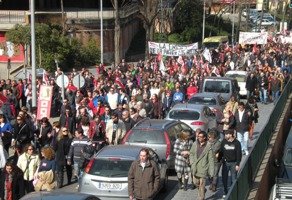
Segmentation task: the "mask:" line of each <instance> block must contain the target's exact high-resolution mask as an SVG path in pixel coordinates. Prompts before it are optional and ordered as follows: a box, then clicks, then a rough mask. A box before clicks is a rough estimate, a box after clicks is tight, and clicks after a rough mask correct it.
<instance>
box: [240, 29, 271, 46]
mask: <svg viewBox="0 0 292 200" xmlns="http://www.w3.org/2000/svg"><path fill="white" fill-rule="evenodd" d="M267 39H268V32H262V33H258V32H240V33H239V44H267Z"/></svg>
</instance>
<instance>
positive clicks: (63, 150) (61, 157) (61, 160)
mask: <svg viewBox="0 0 292 200" xmlns="http://www.w3.org/2000/svg"><path fill="white" fill-rule="evenodd" d="M71 142H72V138H69V137H68V136H67V137H63V138H62V139H60V140H59V141H57V143H56V145H55V147H54V150H55V152H56V155H55V159H56V163H57V165H66V162H67V156H68V154H69V150H70V146H71Z"/></svg>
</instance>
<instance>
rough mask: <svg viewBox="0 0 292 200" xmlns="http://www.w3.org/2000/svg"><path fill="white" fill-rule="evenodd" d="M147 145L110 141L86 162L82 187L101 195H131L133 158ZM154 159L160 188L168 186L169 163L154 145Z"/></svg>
mask: <svg viewBox="0 0 292 200" xmlns="http://www.w3.org/2000/svg"><path fill="white" fill-rule="evenodd" d="M142 148H143V146H131V145H130V146H129V145H110V146H106V147H104V148H103V149H101V150H100V151H99V152H98V153H97V154H96V155H95V156H94V158H92V159H91V160H90V161H89V163H88V165H87V166H86V168H85V170H84V173H83V175H82V177H81V180H80V184H79V189H78V190H79V191H80V192H82V193H86V194H91V195H95V196H98V197H99V198H100V199H102V200H103V199H123V198H124V199H129V195H128V172H129V169H130V167H131V164H132V162H133V161H135V160H137V159H139V153H140V150H141V149H142ZM149 150H150V155H151V159H152V160H153V161H155V162H156V163H157V165H158V167H159V170H160V180H161V181H160V189H162V188H166V187H167V181H168V176H167V164H166V162H165V160H161V159H160V158H159V156H158V155H157V153H156V152H155V151H154V150H152V149H150V148H149Z"/></svg>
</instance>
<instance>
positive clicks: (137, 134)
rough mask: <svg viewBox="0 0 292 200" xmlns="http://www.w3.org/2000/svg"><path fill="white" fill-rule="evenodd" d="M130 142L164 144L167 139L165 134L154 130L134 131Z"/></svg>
mask: <svg viewBox="0 0 292 200" xmlns="http://www.w3.org/2000/svg"><path fill="white" fill-rule="evenodd" d="M128 142H130V143H147V144H164V143H165V139H164V135H163V132H162V131H160V130H153V129H146V130H141V129H134V130H132V133H131V134H130V135H129V139H128Z"/></svg>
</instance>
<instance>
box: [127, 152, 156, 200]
mask: <svg viewBox="0 0 292 200" xmlns="http://www.w3.org/2000/svg"><path fill="white" fill-rule="evenodd" d="M159 184H160V173H159V169H158V166H157V164H156V163H155V162H154V161H152V160H150V154H149V150H148V149H147V148H143V149H141V151H140V154H139V160H136V161H133V163H132V165H131V167H130V170H129V173H128V194H129V197H130V200H135V199H153V198H154V196H155V194H156V193H157V192H158V189H159Z"/></svg>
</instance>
